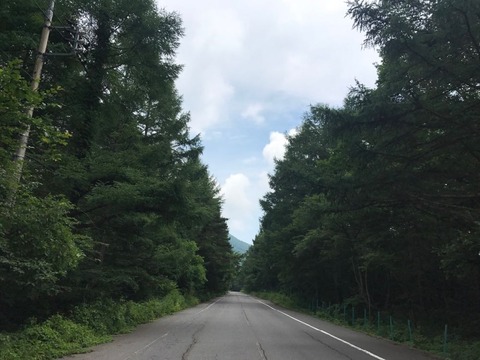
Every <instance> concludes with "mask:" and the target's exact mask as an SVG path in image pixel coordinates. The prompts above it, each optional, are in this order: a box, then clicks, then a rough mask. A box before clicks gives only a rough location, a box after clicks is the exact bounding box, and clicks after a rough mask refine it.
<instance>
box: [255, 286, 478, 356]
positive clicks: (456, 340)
mask: <svg viewBox="0 0 480 360" xmlns="http://www.w3.org/2000/svg"><path fill="white" fill-rule="evenodd" d="M250 294H251V295H253V296H256V297H258V298H261V299H265V300H269V301H271V302H272V303H274V304H276V305H279V306H282V307H284V308H288V309H292V310H298V311H301V312H303V313H308V314H313V315H314V316H317V317H319V318H321V319H323V320H326V321H328V322H331V323H334V324H336V325H340V326H344V327H349V328H351V329H355V330H357V331H361V332H364V333H367V334H369V335H372V336H377V337H381V338H385V339H389V340H391V341H395V342H398V343H403V344H405V345H408V346H410V347H412V348H416V349H419V350H423V351H426V352H429V353H431V354H432V355H433V356H436V357H438V358H441V359H445V360H479V359H480V341H479V340H472V341H467V340H463V339H461V338H460V337H459V336H456V335H451V336H449V339H448V342H447V343H445V339H444V335H443V333H442V330H439V329H438V328H435V326H433V325H432V326H429V327H428V328H418V327H417V328H415V329H413V328H412V327H411V326H410V329H409V326H408V322H407V320H406V319H405V320H399V319H395V320H392V323H390V321H389V319H388V320H387V321H386V322H387V323H385V320H386V319H384V321H383V322H378V321H377V319H370V318H369V317H366V318H364V317H363V314H361V316H360V317H358V318H354V321H352V318H351V314H350V313H348V314H347V313H346V312H345V308H344V307H343V306H340V305H331V306H324V307H321V308H317V309H315V310H312V309H309V308H307V307H305V306H301V305H299V304H300V302H299V301H298V300H296V299H294V298H291V297H289V296H287V295H285V294H280V293H274V292H252V293H250Z"/></svg>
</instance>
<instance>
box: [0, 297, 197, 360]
mask: <svg viewBox="0 0 480 360" xmlns="http://www.w3.org/2000/svg"><path fill="white" fill-rule="evenodd" d="M197 303H198V301H197V300H196V299H195V298H193V297H188V298H186V297H184V296H182V295H181V294H180V293H179V292H178V291H176V290H175V291H172V292H171V293H169V294H168V295H166V296H165V297H163V298H162V299H152V300H148V301H144V302H134V301H121V302H115V301H102V302H97V303H93V304H88V305H86V304H84V305H79V306H77V307H75V308H73V309H72V310H71V311H70V312H69V313H67V314H64V315H59V314H57V315H53V316H52V317H50V318H49V319H48V320H46V321H43V322H38V323H37V321H36V320H35V319H30V321H29V323H27V324H26V325H24V328H23V329H22V330H21V331H18V332H15V333H0V354H1V356H0V358H1V359H2V360H48V359H57V358H59V357H62V356H65V355H69V354H75V353H82V352H85V351H88V349H89V348H90V347H92V346H94V345H98V344H101V343H104V342H108V341H110V340H111V339H112V335H115V334H122V333H126V332H129V331H131V330H133V329H134V328H135V327H136V326H137V325H139V324H144V323H147V322H150V321H152V320H155V319H157V318H160V317H162V316H165V315H168V314H172V313H174V312H176V311H179V310H182V309H184V308H186V307H188V306H192V305H196V304H197Z"/></svg>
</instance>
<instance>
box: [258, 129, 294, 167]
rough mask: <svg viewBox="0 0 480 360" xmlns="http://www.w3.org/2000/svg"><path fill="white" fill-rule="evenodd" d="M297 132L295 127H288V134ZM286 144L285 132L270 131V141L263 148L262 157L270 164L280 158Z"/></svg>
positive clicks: (283, 154) (283, 153) (282, 155)
mask: <svg viewBox="0 0 480 360" xmlns="http://www.w3.org/2000/svg"><path fill="white" fill-rule="evenodd" d="M296 134H297V130H296V129H290V130H289V131H288V136H295V135H296ZM287 144H288V138H287V136H286V135H285V134H282V133H280V132H278V131H273V132H271V133H270V142H269V143H268V144H267V145H265V147H264V148H263V157H264V158H265V160H267V162H268V163H269V164H270V165H272V164H274V162H275V161H274V160H275V159H277V160H282V159H283V157H284V156H285V151H286V146H287Z"/></svg>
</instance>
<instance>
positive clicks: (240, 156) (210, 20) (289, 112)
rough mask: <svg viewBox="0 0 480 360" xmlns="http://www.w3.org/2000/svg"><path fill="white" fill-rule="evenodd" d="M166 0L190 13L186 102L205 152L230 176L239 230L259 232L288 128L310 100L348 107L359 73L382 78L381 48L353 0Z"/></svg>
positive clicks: (184, 54)
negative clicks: (356, 21) (362, 27)
mask: <svg viewBox="0 0 480 360" xmlns="http://www.w3.org/2000/svg"><path fill="white" fill-rule="evenodd" d="M157 1H158V5H159V7H163V8H165V9H166V10H167V11H176V12H178V13H179V14H180V16H181V18H182V20H183V25H184V27H185V34H186V35H185V37H184V38H182V39H181V45H180V48H179V51H178V56H177V62H178V63H180V64H184V70H183V71H182V73H181V74H180V78H179V79H178V81H177V87H178V90H179V93H180V94H181V95H182V96H183V100H184V104H183V108H184V109H185V110H186V111H190V113H191V119H192V120H191V123H190V127H191V128H192V133H193V134H196V133H199V132H200V133H202V140H203V143H204V145H205V149H208V151H207V150H206V153H207V154H214V155H212V156H210V158H207V157H205V159H207V165H209V168H210V169H215V171H214V172H213V175H214V176H216V177H218V178H219V179H221V180H220V182H221V183H223V186H222V192H223V194H224V198H225V204H224V216H226V217H228V218H230V220H229V226H230V229H231V232H232V233H234V234H235V236H238V237H239V238H241V239H244V240H246V241H249V240H251V239H252V238H253V236H254V234H255V233H254V232H255V231H256V230H257V229H258V218H259V217H260V216H261V212H260V208H259V206H258V199H259V198H260V197H262V196H263V194H264V193H265V191H267V190H268V176H267V171H269V172H271V171H273V164H274V160H273V159H274V158H278V159H282V158H283V156H284V154H285V146H286V144H287V139H286V135H285V134H284V133H282V132H283V131H286V130H287V129H290V128H292V127H293V126H296V125H298V124H299V123H300V122H301V114H302V113H303V112H304V111H307V110H308V109H307V106H308V105H309V104H316V103H325V104H328V105H333V106H341V105H342V103H343V99H344V97H345V96H346V94H347V92H348V89H349V87H350V86H352V85H354V82H355V79H358V80H359V81H360V82H361V83H364V84H366V85H367V86H374V84H375V80H376V69H375V67H374V66H373V65H372V63H374V62H378V61H379V60H378V59H379V58H378V55H377V53H376V52H375V51H374V50H371V49H368V50H364V49H362V42H363V39H364V35H362V34H360V33H358V32H357V31H353V30H352V23H353V22H352V20H351V19H349V18H348V17H345V13H346V11H347V5H346V3H345V1H340V0H335V1H332V0H262V1H258V0H243V1H225V0H203V1H198V0H157ZM295 122H296V123H295ZM257 125H261V126H257ZM289 134H290V135H291V134H294V133H293V132H289ZM267 136H268V137H269V142H268V144H267V145H265V138H266V137H267ZM262 155H263V158H264V159H265V161H261V160H262ZM232 156H233V157H234V159H232V158H231V157H232ZM255 158H256V160H255ZM208 159H210V163H208ZM232 174H233V175H232Z"/></svg>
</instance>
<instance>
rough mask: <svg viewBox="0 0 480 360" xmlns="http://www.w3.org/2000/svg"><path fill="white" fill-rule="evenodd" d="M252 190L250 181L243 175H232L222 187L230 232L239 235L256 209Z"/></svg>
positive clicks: (224, 212) (224, 213)
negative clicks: (251, 193)
mask: <svg viewBox="0 0 480 360" xmlns="http://www.w3.org/2000/svg"><path fill="white" fill-rule="evenodd" d="M250 188H251V183H250V179H249V178H248V177H247V176H246V175H244V174H242V173H238V174H233V175H230V176H229V177H228V178H227V179H226V180H225V183H224V184H223V186H222V191H221V193H222V196H223V199H224V205H223V216H225V217H226V218H228V219H229V220H228V226H229V228H230V232H233V233H238V232H240V231H242V230H243V229H244V228H245V227H246V226H247V222H248V221H249V218H250V216H251V213H252V210H253V207H254V202H253V201H252V200H253V199H252V198H251V195H250V194H249V190H250Z"/></svg>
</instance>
